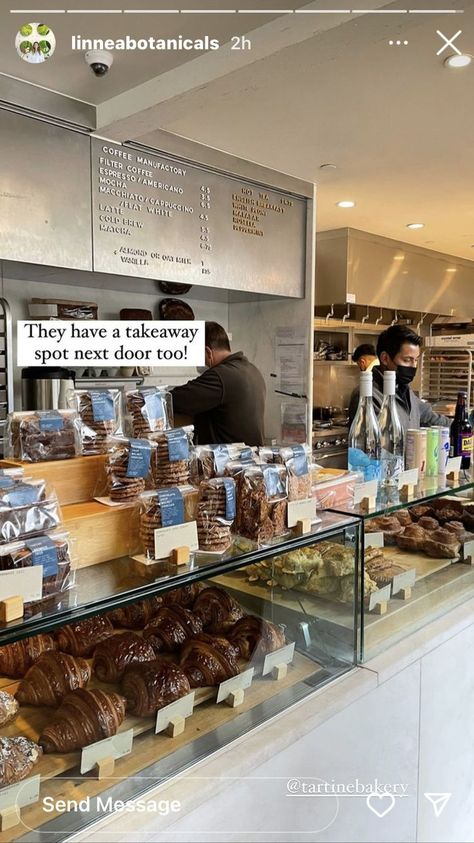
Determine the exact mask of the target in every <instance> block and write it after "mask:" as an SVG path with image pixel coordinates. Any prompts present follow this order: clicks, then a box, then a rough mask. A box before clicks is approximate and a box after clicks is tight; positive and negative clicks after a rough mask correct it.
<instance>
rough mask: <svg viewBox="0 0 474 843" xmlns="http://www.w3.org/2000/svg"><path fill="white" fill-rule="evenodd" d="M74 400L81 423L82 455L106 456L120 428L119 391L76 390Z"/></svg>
mask: <svg viewBox="0 0 474 843" xmlns="http://www.w3.org/2000/svg"><path fill="white" fill-rule="evenodd" d="M74 400H75V403H76V407H77V409H78V412H79V415H80V418H81V422H82V424H81V443H82V453H83V454H84V456H87V455H89V454H106V453H107V451H109V450H110V448H111V447H112V443H113V437H114V436H115V435H116V434H117V433H119V432H120V428H121V422H120V390H118V389H97V390H87V389H84V390H77V391H76V392H75V394H74Z"/></svg>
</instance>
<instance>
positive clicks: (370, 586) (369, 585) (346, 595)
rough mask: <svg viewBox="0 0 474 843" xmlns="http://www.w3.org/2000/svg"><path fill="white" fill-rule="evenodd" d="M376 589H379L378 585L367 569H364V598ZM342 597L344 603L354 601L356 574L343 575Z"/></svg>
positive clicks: (341, 584) (341, 583)
mask: <svg viewBox="0 0 474 843" xmlns="http://www.w3.org/2000/svg"><path fill="white" fill-rule="evenodd" d="M374 591H378V585H377V583H376V582H374V580H373V579H372V578H371V577H370V575H369V574H368V573H367V571H364V599H367V597H369V595H370V594H372V593H373V592H374ZM340 599H341V600H342V602H343V603H353V602H354V575H353V574H352V575H348V576H347V577H342V578H341V581H340Z"/></svg>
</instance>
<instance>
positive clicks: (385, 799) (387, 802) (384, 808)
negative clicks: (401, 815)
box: [367, 793, 395, 819]
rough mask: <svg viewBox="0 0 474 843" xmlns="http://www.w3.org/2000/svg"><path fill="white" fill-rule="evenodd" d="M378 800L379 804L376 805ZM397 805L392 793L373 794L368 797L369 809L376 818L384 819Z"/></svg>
mask: <svg viewBox="0 0 474 843" xmlns="http://www.w3.org/2000/svg"><path fill="white" fill-rule="evenodd" d="M376 800H377V804H374V803H375V802H376ZM394 805H395V797H394V795H393V794H392V793H371V794H370V796H368V797H367V807H368V808H369V809H370V810H371V811H372V813H373V814H375V816H376V817H379V818H380V819H382V817H386V816H387V814H389V813H390V811H391V810H392V808H393V807H394Z"/></svg>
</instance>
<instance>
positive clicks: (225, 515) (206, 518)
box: [197, 477, 236, 553]
mask: <svg viewBox="0 0 474 843" xmlns="http://www.w3.org/2000/svg"><path fill="white" fill-rule="evenodd" d="M235 516H236V484H235V480H234V479H233V478H231V477H214V478H211V479H210V480H204V481H203V482H202V483H201V484H200V486H199V503H198V508H197V531H198V539H199V549H200V550H204V551H208V552H211V553H224V552H225V551H226V550H227V549H228V548H229V547H230V546H231V544H232V525H233V523H234V520H235Z"/></svg>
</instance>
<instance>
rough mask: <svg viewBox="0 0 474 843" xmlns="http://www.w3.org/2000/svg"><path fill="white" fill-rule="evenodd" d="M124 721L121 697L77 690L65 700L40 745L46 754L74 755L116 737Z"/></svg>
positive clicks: (123, 706)
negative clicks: (79, 750) (61, 753)
mask: <svg viewBox="0 0 474 843" xmlns="http://www.w3.org/2000/svg"><path fill="white" fill-rule="evenodd" d="M124 717H125V699H124V698H123V697H122V696H120V694H113V693H111V692H109V691H100V690H99V689H98V688H94V689H93V690H90V691H88V690H86V689H85V688H78V690H77V691H73V692H72V693H71V694H68V696H67V697H66V698H65V699H64V701H63V703H62V705H61V707H60V708H58V710H57V712H56V714H55V717H54V720H53V722H52V723H51V725H49V726H45V728H44V729H43V731H42V733H41V735H40V739H39V742H40V745H41V746H42V747H43V749H44V751H45V752H73V751H74V750H75V749H82V747H84V746H89V744H91V743H95V741H100V740H102V739H103V738H110V737H111V736H112V735H115V734H116V733H117V731H118V728H119V726H120V725H121V723H122V722H123V719H124Z"/></svg>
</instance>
